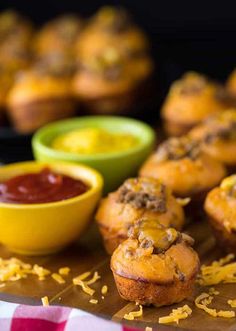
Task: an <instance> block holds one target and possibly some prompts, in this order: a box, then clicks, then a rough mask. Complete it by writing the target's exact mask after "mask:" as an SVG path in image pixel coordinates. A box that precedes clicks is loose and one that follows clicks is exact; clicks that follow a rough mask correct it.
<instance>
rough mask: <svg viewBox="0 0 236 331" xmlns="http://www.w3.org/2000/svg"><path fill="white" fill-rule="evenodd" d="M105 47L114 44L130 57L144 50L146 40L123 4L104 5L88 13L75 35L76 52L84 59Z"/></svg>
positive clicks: (145, 50) (145, 48)
mask: <svg viewBox="0 0 236 331" xmlns="http://www.w3.org/2000/svg"><path fill="white" fill-rule="evenodd" d="M107 47H109V48H114V47H115V48H117V49H118V51H119V52H120V53H121V54H122V55H124V56H125V57H130V58H134V57H140V56H142V55H143V54H144V53H147V52H148V50H149V42H148V39H147V37H146V35H145V34H144V33H143V31H142V30H141V29H139V28H138V27H137V26H136V25H135V24H134V23H133V22H132V19H131V18H130V16H129V15H128V13H127V12H126V11H125V10H124V9H123V8H116V7H110V6H106V7H102V8H101V9H100V10H99V11H98V12H97V13H96V14H95V15H94V17H92V19H91V20H90V21H89V22H88V24H87V26H86V28H85V29H84V31H83V32H82V33H81V34H80V35H79V38H78V42H77V45H76V49H77V51H76V52H77V56H78V58H79V59H81V60H82V61H84V60H86V59H87V58H90V57H91V56H92V57H94V56H96V55H99V54H100V53H101V51H102V50H103V49H104V48H107Z"/></svg>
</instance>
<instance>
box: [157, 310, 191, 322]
mask: <svg viewBox="0 0 236 331" xmlns="http://www.w3.org/2000/svg"><path fill="white" fill-rule="evenodd" d="M191 314H192V309H191V308H190V307H189V306H188V305H184V306H183V307H179V308H177V309H173V310H172V312H171V313H170V315H168V316H163V317H160V318H159V320H158V322H159V323H160V324H168V323H173V322H175V323H177V324H179V320H181V319H186V318H187V317H189V316H190V315H191Z"/></svg>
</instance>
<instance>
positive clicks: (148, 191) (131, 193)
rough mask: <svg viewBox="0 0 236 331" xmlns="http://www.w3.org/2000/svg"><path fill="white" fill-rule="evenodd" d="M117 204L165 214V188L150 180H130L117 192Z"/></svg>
mask: <svg viewBox="0 0 236 331" xmlns="http://www.w3.org/2000/svg"><path fill="white" fill-rule="evenodd" d="M117 201H118V202H119V203H129V204H131V205H132V206H133V207H134V208H145V209H149V210H152V211H156V212H159V213H165V212H166V188H165V186H164V185H163V184H162V183H160V182H159V181H157V180H155V179H151V178H132V179H128V180H126V181H125V183H124V184H123V185H122V186H121V187H120V188H119V190H118V199H117Z"/></svg>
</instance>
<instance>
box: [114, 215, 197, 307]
mask: <svg viewBox="0 0 236 331" xmlns="http://www.w3.org/2000/svg"><path fill="white" fill-rule="evenodd" d="M192 244H193V239H192V238H191V237H189V236H188V235H186V234H183V233H179V232H178V231H176V230H175V229H173V228H165V227H163V226H161V225H160V224H159V223H158V222H156V221H152V220H149V219H142V220H140V221H137V222H136V223H135V225H134V226H133V227H131V229H130V231H129V239H127V240H126V241H124V242H123V243H122V244H120V245H119V247H118V248H117V249H116V250H115V251H114V253H113V255H112V258H111V269H112V272H113V275H114V278H115V282H116V286H117V289H118V291H119V294H120V295H121V297H122V298H123V299H125V300H129V301H134V302H137V303H139V304H142V305H151V304H153V305H155V306H157V307H160V306H164V305H171V304H173V303H177V302H180V301H182V300H184V299H186V298H187V297H188V296H190V295H191V294H192V292H193V288H194V283H195V279H196V276H197V273H198V271H199V259H198V255H197V253H196V252H195V251H194V250H193V249H192V248H191V245H192Z"/></svg>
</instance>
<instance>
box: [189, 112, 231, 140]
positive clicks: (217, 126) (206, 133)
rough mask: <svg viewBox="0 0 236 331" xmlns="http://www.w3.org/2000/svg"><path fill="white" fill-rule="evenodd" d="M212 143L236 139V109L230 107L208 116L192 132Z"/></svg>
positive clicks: (193, 134)
mask: <svg viewBox="0 0 236 331" xmlns="http://www.w3.org/2000/svg"><path fill="white" fill-rule="evenodd" d="M190 134H191V135H192V136H193V137H194V136H195V137H196V138H199V139H202V140H203V141H204V143H207V144H211V143H212V142H215V141H216V140H236V109H229V110H226V111H224V112H220V113H217V114H214V115H213V116H211V117H209V118H207V119H206V120H205V121H204V122H203V124H201V125H199V126H197V127H196V128H194V129H193V130H192V133H190Z"/></svg>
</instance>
